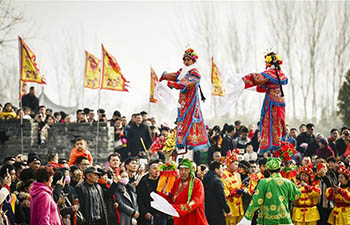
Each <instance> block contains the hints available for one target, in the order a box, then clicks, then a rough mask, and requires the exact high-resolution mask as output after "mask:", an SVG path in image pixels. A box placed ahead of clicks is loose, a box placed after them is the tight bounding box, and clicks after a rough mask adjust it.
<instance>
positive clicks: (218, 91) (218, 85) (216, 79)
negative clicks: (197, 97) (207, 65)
mask: <svg viewBox="0 0 350 225" xmlns="http://www.w3.org/2000/svg"><path fill="white" fill-rule="evenodd" d="M211 62H212V66H211V84H212V86H213V89H212V95H214V96H225V90H224V89H223V87H222V80H221V74H220V72H219V70H218V67H217V66H216V64H215V62H214V58H213V57H212V58H211Z"/></svg>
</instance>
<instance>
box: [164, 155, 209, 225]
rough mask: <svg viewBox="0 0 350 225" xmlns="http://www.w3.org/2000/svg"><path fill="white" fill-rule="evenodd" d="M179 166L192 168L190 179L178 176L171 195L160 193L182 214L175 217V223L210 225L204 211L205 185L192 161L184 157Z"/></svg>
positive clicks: (175, 224)
mask: <svg viewBox="0 0 350 225" xmlns="http://www.w3.org/2000/svg"><path fill="white" fill-rule="evenodd" d="M179 168H189V169H190V171H191V172H190V173H191V175H190V177H189V179H188V180H187V181H185V182H183V181H182V180H181V178H177V179H176V180H175V183H174V186H173V188H172V190H171V192H170V194H169V195H167V196H166V195H164V194H163V193H160V194H161V195H162V196H163V197H165V198H166V199H167V200H168V201H169V203H170V204H172V206H173V207H174V208H175V209H176V211H177V212H178V213H179V215H180V217H174V225H185V224H186V225H208V222H207V218H206V217H205V213H204V187H203V184H202V182H201V181H200V180H199V179H198V178H196V177H195V174H194V167H193V164H192V161H190V160H189V159H184V160H183V161H182V162H181V163H180V164H179Z"/></svg>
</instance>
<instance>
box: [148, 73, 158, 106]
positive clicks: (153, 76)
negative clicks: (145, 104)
mask: <svg viewBox="0 0 350 225" xmlns="http://www.w3.org/2000/svg"><path fill="white" fill-rule="evenodd" d="M157 84H158V77H157V74H156V72H154V70H153V68H152V67H151V88H150V92H149V95H150V96H149V101H150V102H153V103H156V102H157V99H155V98H154V90H155V88H156V86H157Z"/></svg>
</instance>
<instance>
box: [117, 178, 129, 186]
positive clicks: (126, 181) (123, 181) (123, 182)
mask: <svg viewBox="0 0 350 225" xmlns="http://www.w3.org/2000/svg"><path fill="white" fill-rule="evenodd" d="M119 182H120V183H121V184H124V185H126V184H128V183H129V178H126V177H124V178H120V181H119Z"/></svg>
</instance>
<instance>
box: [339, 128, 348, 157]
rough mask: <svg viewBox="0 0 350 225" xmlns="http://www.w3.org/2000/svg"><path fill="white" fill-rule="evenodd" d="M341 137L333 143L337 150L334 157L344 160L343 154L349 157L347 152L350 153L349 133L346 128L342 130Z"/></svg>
mask: <svg viewBox="0 0 350 225" xmlns="http://www.w3.org/2000/svg"><path fill="white" fill-rule="evenodd" d="M341 134H342V135H341V137H340V138H338V140H336V142H335V146H336V149H337V152H336V156H339V157H342V158H343V159H345V158H346V156H345V153H347V155H349V153H348V152H349V151H350V144H349V143H350V132H349V129H348V128H346V127H343V128H342V132H341Z"/></svg>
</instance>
